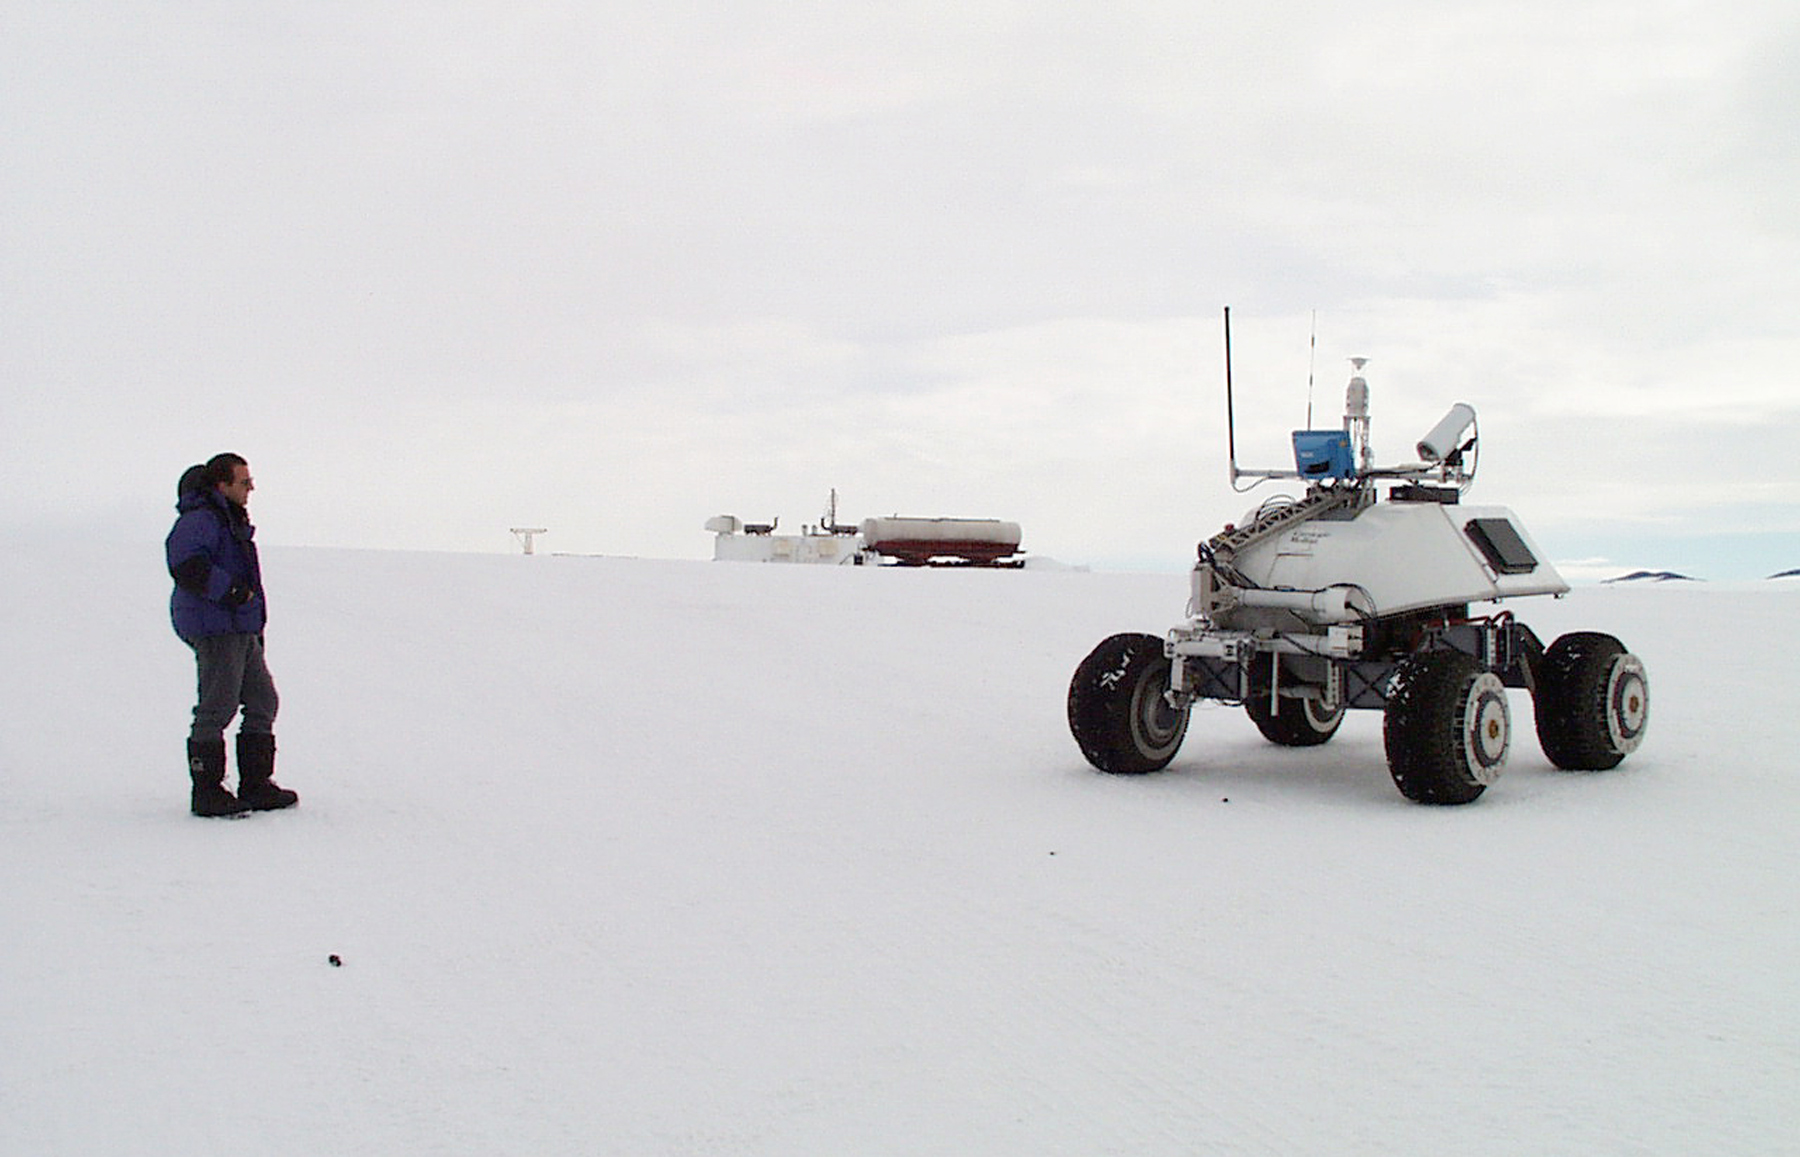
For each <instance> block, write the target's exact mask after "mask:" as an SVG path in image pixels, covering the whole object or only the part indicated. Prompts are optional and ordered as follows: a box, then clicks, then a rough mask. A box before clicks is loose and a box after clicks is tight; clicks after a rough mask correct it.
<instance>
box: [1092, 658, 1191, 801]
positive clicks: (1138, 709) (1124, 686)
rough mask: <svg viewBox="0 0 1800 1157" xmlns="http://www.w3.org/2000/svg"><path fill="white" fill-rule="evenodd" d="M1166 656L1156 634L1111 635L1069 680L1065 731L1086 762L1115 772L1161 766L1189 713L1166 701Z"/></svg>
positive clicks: (1176, 742)
mask: <svg viewBox="0 0 1800 1157" xmlns="http://www.w3.org/2000/svg"><path fill="white" fill-rule="evenodd" d="M1168 689H1169V660H1168V658H1167V657H1166V656H1165V655H1164V654H1163V641H1162V640H1161V639H1159V638H1157V637H1156V636H1155V635H1137V634H1126V635H1114V636H1112V637H1111V638H1109V639H1106V640H1105V641H1103V642H1102V643H1101V644H1100V645H1099V646H1097V647H1095V648H1094V649H1093V651H1092V652H1090V653H1089V654H1088V657H1087V658H1085V659H1083V660H1082V661H1081V665H1080V666H1078V667H1076V668H1075V677H1074V678H1073V679H1072V680H1070V682H1069V731H1070V732H1071V733H1072V734H1073V735H1074V736H1075V743H1076V744H1077V745H1078V746H1079V747H1080V748H1081V754H1083V755H1085V756H1086V757H1087V761H1088V762H1089V763H1091V764H1093V765H1094V766H1095V767H1097V768H1099V769H1100V770H1101V771H1106V772H1111V773H1113V774H1115V775H1141V774H1143V773H1144V772H1149V771H1160V770H1162V769H1163V768H1165V767H1167V766H1168V765H1169V761H1170V760H1171V759H1174V758H1175V753H1176V751H1178V750H1180V748H1181V740H1182V738H1183V737H1184V736H1185V735H1186V734H1187V725H1188V712H1187V711H1186V710H1177V709H1175V708H1173V707H1171V706H1169V703H1168V700H1167V699H1165V698H1164V697H1163V692H1165V691H1167V690H1168Z"/></svg>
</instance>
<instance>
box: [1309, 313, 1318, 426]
mask: <svg viewBox="0 0 1800 1157" xmlns="http://www.w3.org/2000/svg"><path fill="white" fill-rule="evenodd" d="M1318 364H1319V311H1318V310H1316V309H1315V310H1313V311H1312V336H1311V337H1310V338H1308V339H1307V341H1306V428H1307V429H1308V430H1310V429H1312V428H1313V423H1312V395H1313V367H1315V366H1317V365H1318Z"/></svg>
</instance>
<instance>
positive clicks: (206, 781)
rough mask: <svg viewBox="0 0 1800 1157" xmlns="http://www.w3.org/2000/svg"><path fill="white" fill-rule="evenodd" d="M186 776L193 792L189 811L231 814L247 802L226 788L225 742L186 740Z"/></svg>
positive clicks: (206, 814)
mask: <svg viewBox="0 0 1800 1157" xmlns="http://www.w3.org/2000/svg"><path fill="white" fill-rule="evenodd" d="M187 753H188V775H189V776H190V777H191V778H192V779H193V781H194V794H193V798H192V802H190V803H189V805H188V810H190V811H192V812H193V813H194V814H195V815H197V816H234V815H237V814H239V813H240V812H246V811H249V810H250V808H249V805H247V804H245V803H243V802H242V801H241V800H239V799H238V798H237V797H236V796H234V795H232V794H231V793H230V792H229V791H227V790H225V741H224V740H223V739H214V740H210V741H200V740H193V739H190V740H188V745H187Z"/></svg>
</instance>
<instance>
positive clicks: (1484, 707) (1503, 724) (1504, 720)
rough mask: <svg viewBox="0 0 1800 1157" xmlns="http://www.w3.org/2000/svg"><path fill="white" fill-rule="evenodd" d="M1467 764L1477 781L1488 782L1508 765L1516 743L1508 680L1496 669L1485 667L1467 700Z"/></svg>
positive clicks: (1464, 756)
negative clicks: (1503, 680) (1509, 705)
mask: <svg viewBox="0 0 1800 1157" xmlns="http://www.w3.org/2000/svg"><path fill="white" fill-rule="evenodd" d="M1462 738H1463V764H1464V766H1466V767H1467V768H1468V769H1469V774H1470V776H1472V777H1473V778H1474V780H1475V782H1476V783H1479V784H1481V785H1482V786H1484V787H1485V786H1486V785H1488V784H1490V783H1493V782H1494V781H1495V780H1496V779H1499V778H1500V773H1501V772H1502V771H1504V770H1505V769H1506V754H1507V752H1508V751H1509V750H1510V749H1511V747H1512V710H1511V708H1509V707H1508V706H1507V703H1506V684H1504V683H1502V682H1501V681H1500V676H1498V675H1496V674H1494V673H1493V672H1492V671H1483V672H1482V673H1481V674H1479V675H1477V676H1476V677H1475V682H1474V683H1473V684H1471V685H1470V687H1469V697H1468V699H1467V700H1466V701H1465V702H1464V703H1463V726H1462Z"/></svg>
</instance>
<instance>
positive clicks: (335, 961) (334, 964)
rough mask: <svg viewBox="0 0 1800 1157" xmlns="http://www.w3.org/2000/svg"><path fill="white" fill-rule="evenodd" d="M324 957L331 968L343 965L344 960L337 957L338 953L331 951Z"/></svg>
mask: <svg viewBox="0 0 1800 1157" xmlns="http://www.w3.org/2000/svg"><path fill="white" fill-rule="evenodd" d="M325 959H326V960H328V961H330V962H331V966H332V967H333V968H342V967H343V966H344V962H343V961H342V960H340V959H338V954H337V953H335V952H333V953H332V954H331V955H330V956H327V957H326V958H325Z"/></svg>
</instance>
